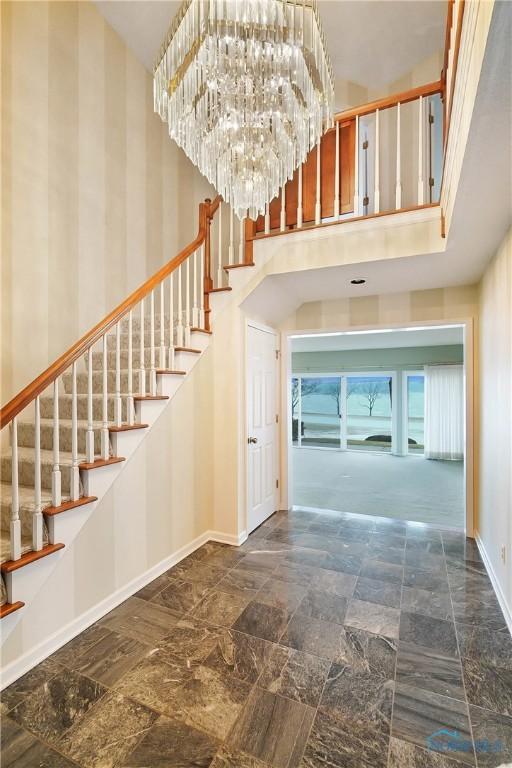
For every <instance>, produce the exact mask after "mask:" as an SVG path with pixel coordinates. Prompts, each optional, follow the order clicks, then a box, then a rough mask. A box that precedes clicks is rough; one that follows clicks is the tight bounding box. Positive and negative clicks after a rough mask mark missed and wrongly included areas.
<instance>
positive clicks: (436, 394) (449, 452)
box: [425, 365, 464, 461]
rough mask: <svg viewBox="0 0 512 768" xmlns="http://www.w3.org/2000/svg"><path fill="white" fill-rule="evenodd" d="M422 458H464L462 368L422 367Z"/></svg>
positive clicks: (448, 366) (457, 366)
mask: <svg viewBox="0 0 512 768" xmlns="http://www.w3.org/2000/svg"><path fill="white" fill-rule="evenodd" d="M425 458H426V459H445V460H448V461H460V460H461V459H463V458H464V378H463V370H462V365H426V366H425Z"/></svg>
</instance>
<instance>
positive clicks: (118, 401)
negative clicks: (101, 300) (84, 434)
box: [114, 323, 123, 427]
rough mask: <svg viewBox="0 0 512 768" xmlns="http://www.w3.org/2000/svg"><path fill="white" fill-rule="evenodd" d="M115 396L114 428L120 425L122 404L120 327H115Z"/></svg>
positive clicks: (118, 324)
mask: <svg viewBox="0 0 512 768" xmlns="http://www.w3.org/2000/svg"><path fill="white" fill-rule="evenodd" d="M115 389H116V394H115V399H114V422H115V425H116V427H120V426H121V424H122V413H123V403H122V400H121V325H120V323H117V325H116V387H115Z"/></svg>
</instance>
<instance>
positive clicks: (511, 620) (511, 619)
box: [475, 531, 512, 635]
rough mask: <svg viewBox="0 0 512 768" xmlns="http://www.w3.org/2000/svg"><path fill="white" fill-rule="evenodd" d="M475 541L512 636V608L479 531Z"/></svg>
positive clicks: (476, 533)
mask: <svg viewBox="0 0 512 768" xmlns="http://www.w3.org/2000/svg"><path fill="white" fill-rule="evenodd" d="M475 541H476V543H477V546H478V549H479V551H480V554H481V556H482V560H483V561H484V565H485V568H486V570H487V573H488V575H489V578H490V580H491V583H492V586H493V588H494V591H495V593H496V597H497V598H498V602H499V604H500V608H501V610H502V611H503V615H504V617H505V621H506V622H507V627H508V631H509V632H510V634H511V635H512V608H511V607H510V606H509V605H508V603H507V600H506V597H505V595H504V594H503V590H502V588H501V585H500V583H499V581H498V579H497V576H496V574H495V572H494V568H493V567H492V563H491V560H490V558H489V556H488V554H487V552H486V551H485V546H484V542H483V541H482V539H481V537H480V534H479V533H478V531H475Z"/></svg>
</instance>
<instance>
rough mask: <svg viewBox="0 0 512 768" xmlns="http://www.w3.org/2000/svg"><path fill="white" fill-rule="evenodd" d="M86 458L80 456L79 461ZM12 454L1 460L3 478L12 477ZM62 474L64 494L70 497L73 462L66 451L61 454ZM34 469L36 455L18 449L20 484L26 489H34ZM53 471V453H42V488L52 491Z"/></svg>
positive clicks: (26, 450)
mask: <svg viewBox="0 0 512 768" xmlns="http://www.w3.org/2000/svg"><path fill="white" fill-rule="evenodd" d="M83 460H84V456H83V455H82V456H79V461H83ZM11 466H12V461H11V453H10V451H9V453H8V454H4V455H3V456H2V457H1V459H0V470H1V475H2V478H4V479H7V478H9V479H10V478H11V477H12V473H11ZM59 466H60V473H61V488H62V493H63V494H67V495H68V496H69V489H70V483H71V469H72V460H71V454H70V453H67V452H65V451H61V452H60V464H59ZM34 467H35V455H34V451H33V449H32V448H25V447H20V448H18V482H19V485H20V486H24V487H25V488H33V487H34ZM52 471H53V453H52V451H47V450H42V451H41V488H44V489H45V490H51V487H52Z"/></svg>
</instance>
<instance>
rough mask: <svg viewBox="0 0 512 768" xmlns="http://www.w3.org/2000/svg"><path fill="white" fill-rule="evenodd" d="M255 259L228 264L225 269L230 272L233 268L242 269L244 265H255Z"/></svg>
mask: <svg viewBox="0 0 512 768" xmlns="http://www.w3.org/2000/svg"><path fill="white" fill-rule="evenodd" d="M255 266H256V265H255V263H254V261H249V262H247V263H246V264H226V266H225V267H224V269H225V270H226V272H229V271H230V270H231V269H242V268H243V267H255Z"/></svg>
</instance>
